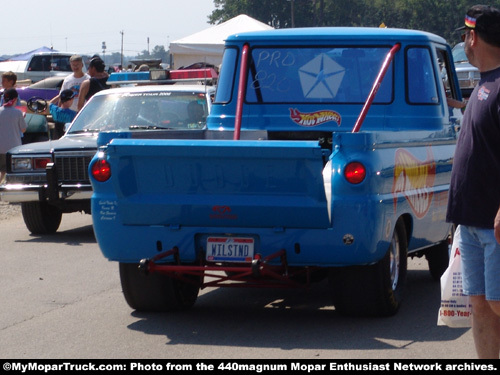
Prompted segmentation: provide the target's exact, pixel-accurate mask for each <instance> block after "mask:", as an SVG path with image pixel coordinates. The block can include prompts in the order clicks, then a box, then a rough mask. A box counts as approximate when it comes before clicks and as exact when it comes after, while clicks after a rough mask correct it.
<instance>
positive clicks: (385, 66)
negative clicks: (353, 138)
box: [352, 43, 401, 133]
mask: <svg viewBox="0 0 500 375" xmlns="http://www.w3.org/2000/svg"><path fill="white" fill-rule="evenodd" d="M400 48H401V43H396V44H395V45H394V46H393V47H392V48H391V50H390V51H389V53H387V56H386V57H385V60H384V63H383V64H382V67H381V68H380V71H379V72H378V75H377V78H376V79H375V82H373V86H372V90H371V91H370V94H369V95H368V98H367V99H366V102H365V105H364V106H363V109H362V110H361V113H360V114H359V117H358V119H357V120H356V123H355V124H354V128H352V133H357V132H359V129H361V125H362V124H363V121H364V120H365V117H366V114H367V113H368V110H369V109H370V107H371V105H372V103H373V100H374V99H375V95H376V94H377V92H378V89H379V88H380V85H381V84H382V80H383V79H384V76H385V73H386V72H387V69H389V65H390V64H391V62H392V60H393V59H394V55H395V54H396V52H398V51H399V49H400Z"/></svg>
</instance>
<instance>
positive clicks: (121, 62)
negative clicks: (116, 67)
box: [120, 30, 123, 69]
mask: <svg viewBox="0 0 500 375" xmlns="http://www.w3.org/2000/svg"><path fill="white" fill-rule="evenodd" d="M120 34H122V48H121V52H120V65H121V67H122V69H123V30H122V31H120Z"/></svg>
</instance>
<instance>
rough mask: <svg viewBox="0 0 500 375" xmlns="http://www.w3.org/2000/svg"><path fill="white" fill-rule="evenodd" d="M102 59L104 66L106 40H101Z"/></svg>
mask: <svg viewBox="0 0 500 375" xmlns="http://www.w3.org/2000/svg"><path fill="white" fill-rule="evenodd" d="M102 61H103V62H104V66H106V42H102Z"/></svg>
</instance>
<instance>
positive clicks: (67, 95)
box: [59, 89, 76, 103]
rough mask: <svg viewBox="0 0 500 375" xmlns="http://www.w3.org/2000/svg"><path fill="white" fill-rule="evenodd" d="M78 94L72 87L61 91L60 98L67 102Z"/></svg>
mask: <svg viewBox="0 0 500 375" xmlns="http://www.w3.org/2000/svg"><path fill="white" fill-rule="evenodd" d="M75 95H76V92H73V90H71V89H66V90H63V91H62V92H61V95H59V98H60V99H61V102H63V103H64V102H67V101H68V100H70V99H72V98H73V97H74V96H75Z"/></svg>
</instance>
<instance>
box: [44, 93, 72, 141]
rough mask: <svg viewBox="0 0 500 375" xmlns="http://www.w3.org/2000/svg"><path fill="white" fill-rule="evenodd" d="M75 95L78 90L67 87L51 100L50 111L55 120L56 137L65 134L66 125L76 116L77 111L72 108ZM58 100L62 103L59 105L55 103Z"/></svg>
mask: <svg viewBox="0 0 500 375" xmlns="http://www.w3.org/2000/svg"><path fill="white" fill-rule="evenodd" d="M75 96H76V92H74V91H73V90H71V89H66V90H63V91H62V92H61V94H59V95H58V96H56V97H55V98H53V99H52V100H51V101H50V102H49V111H50V114H51V115H52V118H53V119H54V122H55V132H54V133H55V134H54V138H55V139H59V138H61V137H62V136H63V135H64V125H65V124H67V123H69V122H71V121H73V119H74V118H75V116H76V113H77V112H76V111H74V110H72V109H71V107H72V104H73V102H74V101H75V100H74V98H75ZM57 101H59V103H60V104H59V106H58V105H56V104H55V103H57Z"/></svg>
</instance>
